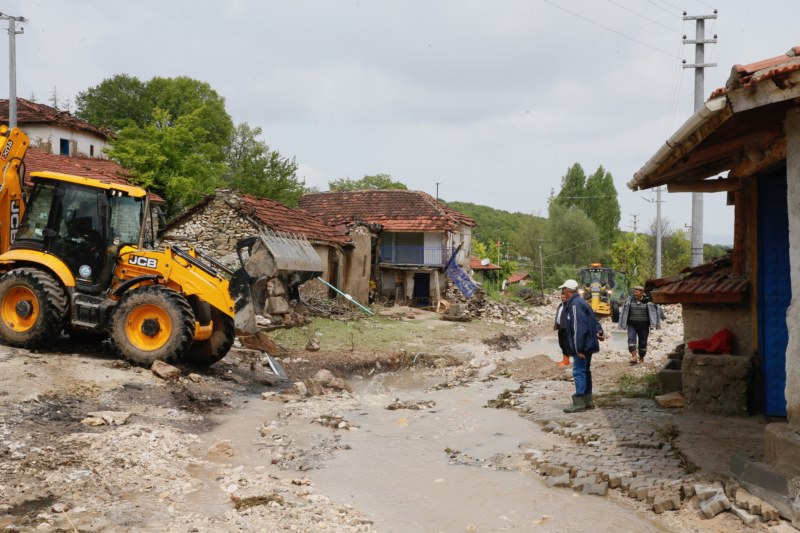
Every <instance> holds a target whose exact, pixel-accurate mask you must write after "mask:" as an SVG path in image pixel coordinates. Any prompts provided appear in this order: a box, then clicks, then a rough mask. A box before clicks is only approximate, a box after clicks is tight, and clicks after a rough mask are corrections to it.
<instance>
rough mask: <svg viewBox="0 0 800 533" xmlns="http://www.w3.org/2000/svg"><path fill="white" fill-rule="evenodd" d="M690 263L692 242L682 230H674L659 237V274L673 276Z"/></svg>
mask: <svg viewBox="0 0 800 533" xmlns="http://www.w3.org/2000/svg"><path fill="white" fill-rule="evenodd" d="M691 264H692V242H691V240H690V238H689V235H688V233H687V232H686V231H684V230H681V229H679V230H674V231H671V232H670V233H668V234H667V235H665V236H664V237H663V238H662V239H661V275H662V276H664V277H666V276H674V275H675V274H678V273H680V271H681V270H683V269H684V268H686V267H688V266H690V265H691Z"/></svg>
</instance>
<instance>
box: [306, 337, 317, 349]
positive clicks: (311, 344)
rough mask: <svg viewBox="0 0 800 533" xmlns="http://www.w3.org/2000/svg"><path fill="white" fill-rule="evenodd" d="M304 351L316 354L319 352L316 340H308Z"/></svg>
mask: <svg viewBox="0 0 800 533" xmlns="http://www.w3.org/2000/svg"><path fill="white" fill-rule="evenodd" d="M306 351H307V352H318V351H319V341H318V340H317V339H309V340H308V342H307V343H306Z"/></svg>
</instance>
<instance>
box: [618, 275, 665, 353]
mask: <svg viewBox="0 0 800 533" xmlns="http://www.w3.org/2000/svg"><path fill="white" fill-rule="evenodd" d="M653 326H655V327H656V328H660V327H661V316H660V313H659V309H658V306H657V305H656V304H654V303H652V302H651V301H650V299H649V298H647V296H645V294H644V287H642V286H636V287H634V288H633V296H628V299H627V300H625V303H624V304H623V306H622V311H620V313H619V327H620V328H622V329H625V328H627V330H628V351H629V352H630V353H631V360H630V363H631V364H632V365H635V364H640V363H644V357H645V356H646V355H647V338H648V337H649V336H650V328H651V327H653Z"/></svg>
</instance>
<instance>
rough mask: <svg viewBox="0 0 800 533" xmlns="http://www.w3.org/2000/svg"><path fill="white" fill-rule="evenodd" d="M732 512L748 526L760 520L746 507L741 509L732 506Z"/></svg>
mask: <svg viewBox="0 0 800 533" xmlns="http://www.w3.org/2000/svg"><path fill="white" fill-rule="evenodd" d="M731 512H732V513H733V514H735V515H736V516H737V517H739V519H740V520H741V521H742V523H743V524H744V525H746V526H748V527H749V526H752V525H754V524H755V523H756V522H758V517H757V516H756V515H754V514H750V513H748V512H747V511H745V510H744V509H739V508H738V507H736V506H733V507H731Z"/></svg>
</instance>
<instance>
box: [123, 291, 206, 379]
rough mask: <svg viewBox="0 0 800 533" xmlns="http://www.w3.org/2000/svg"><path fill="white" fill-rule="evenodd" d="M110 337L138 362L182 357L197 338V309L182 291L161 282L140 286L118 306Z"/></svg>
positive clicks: (125, 296)
mask: <svg viewBox="0 0 800 533" xmlns="http://www.w3.org/2000/svg"><path fill="white" fill-rule="evenodd" d="M109 336H110V337H111V343H112V344H113V345H114V348H115V349H116V350H117V352H118V353H119V354H120V355H121V356H122V357H124V358H125V359H127V360H128V361H130V362H132V363H134V364H137V365H141V366H146V367H150V366H151V365H152V364H153V362H154V361H164V362H171V361H176V360H180V359H181V358H182V357H183V355H184V354H185V353H186V350H188V349H189V345H190V344H191V343H192V339H193V338H194V312H192V308H191V306H190V305H189V302H187V301H186V298H184V297H183V295H181V294H180V293H178V292H175V291H173V290H170V289H168V288H166V287H163V286H161V285H148V286H146V287H139V288H137V289H133V290H131V291H129V292H127V293H126V294H125V295H124V296H123V297H122V299H121V300H120V301H119V303H118V304H117V306H116V307H115V308H114V311H113V312H112V313H111V321H110V325H109Z"/></svg>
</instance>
